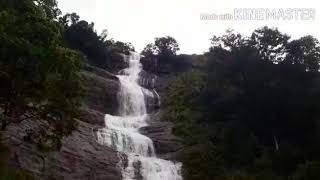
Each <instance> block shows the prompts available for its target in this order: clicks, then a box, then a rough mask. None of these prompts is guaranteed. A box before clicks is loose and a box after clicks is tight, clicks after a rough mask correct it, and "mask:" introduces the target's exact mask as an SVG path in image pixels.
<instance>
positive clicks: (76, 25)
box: [0, 0, 134, 179]
mask: <svg viewBox="0 0 320 180" xmlns="http://www.w3.org/2000/svg"><path fill="white" fill-rule="evenodd" d="M0 22H1V23H0V41H1V44H0V83H1V86H0V123H1V130H2V131H5V130H6V128H7V126H8V125H11V124H13V123H21V122H22V121H25V120H32V121H37V122H41V123H42V125H41V126H39V129H29V130H27V131H28V132H26V134H27V136H26V137H25V138H24V140H25V141H28V142H30V143H33V144H36V146H37V147H38V148H39V150H41V151H51V150H57V149H59V148H60V146H61V139H62V137H63V136H65V135H68V134H70V133H71V132H72V130H74V129H75V128H76V121H75V119H76V118H78V117H79V115H80V113H79V112H80V107H81V103H82V97H83V96H84V88H83V85H82V84H83V83H82V78H81V76H80V71H81V67H82V64H84V63H90V64H92V65H95V66H99V67H103V68H108V69H116V66H123V65H124V62H123V61H124V59H123V56H122V55H121V54H128V53H129V52H130V51H133V50H134V48H133V46H132V45H131V44H130V43H123V42H120V41H114V40H113V39H107V31H106V30H105V31H103V33H102V34H101V35H97V33H96V31H95V30H94V25H93V23H90V24H89V23H88V22H86V21H84V20H80V17H79V16H78V15H77V14H75V13H72V14H66V15H64V16H61V12H60V10H59V8H58V7H57V2H56V0H0ZM121 68H122V67H121ZM40 127H41V128H40ZM0 151H3V152H5V148H4V147H2V145H1V143H0ZM2 156H4V155H2V154H0V159H3V157H2ZM0 171H1V172H0V174H1V175H0V176H1V177H5V176H7V175H8V177H9V176H10V177H11V176H12V177H18V176H19V172H17V173H18V174H16V173H15V172H13V173H10V172H7V173H9V174H7V175H6V172H3V171H11V170H10V169H8V168H7V167H5V163H4V162H2V160H1V162H0ZM25 178H27V176H26V177H25ZM25 178H22V179H25ZM16 179H17V178H16ZM18 179H19V178H18Z"/></svg>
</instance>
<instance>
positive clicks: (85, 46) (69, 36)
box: [59, 13, 134, 71]
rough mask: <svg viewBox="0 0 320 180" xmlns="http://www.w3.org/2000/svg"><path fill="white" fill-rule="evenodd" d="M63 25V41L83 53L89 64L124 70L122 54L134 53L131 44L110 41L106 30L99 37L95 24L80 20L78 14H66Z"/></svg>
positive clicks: (60, 19) (61, 21) (61, 19)
mask: <svg viewBox="0 0 320 180" xmlns="http://www.w3.org/2000/svg"><path fill="white" fill-rule="evenodd" d="M59 21H60V23H61V24H63V27H64V31H63V41H64V44H65V45H66V46H67V47H70V48H72V49H76V50H78V51H81V52H82V53H83V54H84V55H85V56H86V58H87V59H88V63H90V64H92V65H95V66H98V67H101V68H106V69H108V70H111V71H113V70H114V69H117V70H119V69H123V68H124V67H123V64H124V63H123V57H122V55H121V54H127V55H128V54H129V53H130V51H134V47H133V46H132V44H131V43H123V42H120V41H114V40H113V39H108V32H107V30H104V31H103V32H102V33H101V35H98V34H97V33H96V31H95V29H94V23H88V22H87V21H84V20H80V17H79V16H78V15H77V14H76V13H72V14H66V15H64V16H63V17H60V18H59Z"/></svg>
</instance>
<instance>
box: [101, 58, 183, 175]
mask: <svg viewBox="0 0 320 180" xmlns="http://www.w3.org/2000/svg"><path fill="white" fill-rule="evenodd" d="M141 71H142V65H141V63H140V55H138V54H135V53H131V55H130V56H129V68H127V69H124V70H122V71H121V74H120V75H118V78H119V80H120V84H121V87H120V91H119V93H118V101H119V104H120V107H119V112H118V114H119V116H112V115H109V114H106V115H105V128H103V129H100V130H99V131H98V132H97V137H98V142H99V143H100V144H103V145H106V146H109V147H112V148H113V149H115V150H116V151H118V152H123V153H125V154H126V155H127V160H128V163H127V165H123V164H121V162H120V164H121V167H122V178H123V180H138V179H139V180H140V179H142V180H182V177H181V175H180V171H181V166H182V165H181V163H174V162H171V161H167V160H163V159H159V158H157V157H156V153H155V149H154V145H153V142H152V140H151V139H150V138H149V137H147V136H144V135H142V134H140V133H139V129H140V128H142V127H145V126H148V124H147V121H146V120H147V119H148V114H147V104H146V99H148V98H146V96H152V97H153V96H154V94H155V95H156V96H157V98H159V95H158V93H157V92H156V91H155V90H153V91H150V90H149V89H145V88H143V87H141V86H140V85H139V83H138V82H139V79H140V76H139V74H140V72H141ZM159 102H160V101H159ZM137 172H139V173H137ZM140 175H141V176H142V177H141V176H140Z"/></svg>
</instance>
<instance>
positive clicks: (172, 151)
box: [140, 111, 182, 159]
mask: <svg viewBox="0 0 320 180" xmlns="http://www.w3.org/2000/svg"><path fill="white" fill-rule="evenodd" d="M163 113H164V112H163V111H159V112H157V113H154V114H150V119H149V121H148V124H149V126H147V127H143V128H141V129H140V132H141V133H142V134H144V135H146V136H148V137H149V138H151V139H152V141H153V143H154V146H155V149H156V154H157V155H158V156H159V157H161V158H163V159H176V157H175V155H176V152H177V151H179V150H180V149H181V148H182V144H181V141H180V139H179V138H177V137H176V136H174V135H173V134H172V128H173V127H174V125H173V123H172V122H170V121H168V120H165V119H164V117H165V116H164V114H163Z"/></svg>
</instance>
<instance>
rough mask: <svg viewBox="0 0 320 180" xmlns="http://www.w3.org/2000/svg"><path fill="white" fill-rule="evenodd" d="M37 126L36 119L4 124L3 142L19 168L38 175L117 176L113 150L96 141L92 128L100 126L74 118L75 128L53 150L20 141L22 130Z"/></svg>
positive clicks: (113, 179)
mask: <svg viewBox="0 0 320 180" xmlns="http://www.w3.org/2000/svg"><path fill="white" fill-rule="evenodd" d="M39 126H42V124H41V123H40V122H39V121H32V120H27V121H24V122H22V123H20V124H19V125H17V124H15V125H11V126H9V127H8V131H7V132H6V134H5V139H6V140H5V142H6V144H9V145H10V149H12V150H11V151H12V159H13V160H12V161H14V164H16V166H18V167H19V168H21V169H23V170H26V171H28V172H31V173H32V174H33V175H34V176H35V177H37V178H39V179H68V180H69V179H70V180H73V179H77V180H78V179H94V180H100V179H101V180H105V179H108V180H120V179H121V171H120V168H118V166H117V163H118V162H119V159H118V156H117V152H115V151H113V150H112V149H110V148H108V147H105V146H102V145H100V144H98V143H97V141H96V138H95V133H94V132H95V129H98V128H101V127H100V126H95V125H92V124H89V123H85V122H82V121H78V128H77V130H76V131H74V132H73V133H72V135H70V136H68V137H65V138H64V139H63V140H62V147H61V149H60V150H59V151H55V152H41V151H39V150H38V148H37V147H36V146H35V145H34V144H29V143H27V142H25V141H24V137H25V136H26V135H27V134H26V132H28V130H30V129H39V128H40V127H39Z"/></svg>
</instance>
